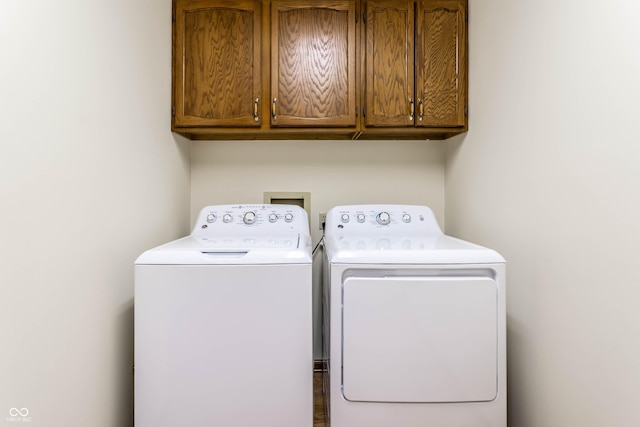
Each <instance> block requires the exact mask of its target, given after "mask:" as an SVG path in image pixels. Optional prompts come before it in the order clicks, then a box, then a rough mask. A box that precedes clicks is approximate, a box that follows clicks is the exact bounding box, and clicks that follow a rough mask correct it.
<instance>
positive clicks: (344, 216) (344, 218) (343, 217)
mask: <svg viewBox="0 0 640 427" xmlns="http://www.w3.org/2000/svg"><path fill="white" fill-rule="evenodd" d="M340 221H342V222H344V223H345V224H346V223H347V222H349V214H346V213H343V214H342V215H340Z"/></svg>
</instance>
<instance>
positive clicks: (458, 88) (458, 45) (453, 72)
mask: <svg viewBox="0 0 640 427" xmlns="http://www.w3.org/2000/svg"><path fill="white" fill-rule="evenodd" d="M466 4H467V3H466V1H465V0H421V1H419V2H418V16H417V19H416V27H417V30H416V31H417V35H416V39H417V46H416V62H417V64H416V70H417V71H416V73H417V75H416V95H417V97H418V99H419V101H418V103H419V105H418V119H417V123H416V124H417V125H418V126H430V127H435V126H439V127H464V126H465V125H466V103H467V100H466V93H467V62H466V58H467V52H466V50H467V44H466Z"/></svg>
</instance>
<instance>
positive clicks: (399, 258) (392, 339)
mask: <svg viewBox="0 0 640 427" xmlns="http://www.w3.org/2000/svg"><path fill="white" fill-rule="evenodd" d="M325 254H326V255H325V260H324V261H325V262H324V274H323V276H324V301H323V303H324V327H323V331H324V336H323V342H324V344H323V345H324V351H325V355H326V356H328V372H327V373H326V375H325V393H326V396H325V400H326V402H327V405H328V413H329V414H328V416H329V417H330V425H331V427H365V426H366V427H390V426H393V427H425V426H434V427H445V426H446V427H506V425H507V421H506V384H507V383H506V342H505V341H506V328H505V323H506V322H505V261H504V259H503V258H502V257H501V256H500V255H499V254H498V253H497V252H495V251H493V250H490V249H487V248H483V247H480V246H477V245H474V244H472V243H468V242H465V241H462V240H459V239H456V238H453V237H450V236H446V235H444V234H443V233H442V231H441V230H440V227H439V226H438V224H437V222H436V219H435V217H434V215H433V212H432V211H431V209H429V208H428V207H425V206H405V205H354V206H338V207H335V208H333V209H332V210H330V211H329V212H328V213H327V218H326V226H325Z"/></svg>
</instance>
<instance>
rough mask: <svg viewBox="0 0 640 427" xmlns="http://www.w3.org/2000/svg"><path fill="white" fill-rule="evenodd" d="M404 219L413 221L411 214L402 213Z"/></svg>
mask: <svg viewBox="0 0 640 427" xmlns="http://www.w3.org/2000/svg"><path fill="white" fill-rule="evenodd" d="M402 220H403V221H404V222H411V215H409V214H404V215H402Z"/></svg>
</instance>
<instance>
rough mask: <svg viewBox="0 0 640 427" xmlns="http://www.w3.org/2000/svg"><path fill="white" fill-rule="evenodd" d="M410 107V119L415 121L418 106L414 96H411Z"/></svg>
mask: <svg viewBox="0 0 640 427" xmlns="http://www.w3.org/2000/svg"><path fill="white" fill-rule="evenodd" d="M409 107H410V109H411V110H410V113H409V121H413V116H414V115H415V113H416V106H415V103H414V102H413V98H409Z"/></svg>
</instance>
